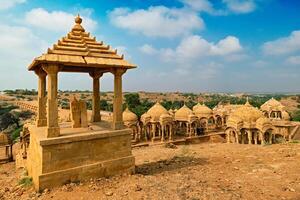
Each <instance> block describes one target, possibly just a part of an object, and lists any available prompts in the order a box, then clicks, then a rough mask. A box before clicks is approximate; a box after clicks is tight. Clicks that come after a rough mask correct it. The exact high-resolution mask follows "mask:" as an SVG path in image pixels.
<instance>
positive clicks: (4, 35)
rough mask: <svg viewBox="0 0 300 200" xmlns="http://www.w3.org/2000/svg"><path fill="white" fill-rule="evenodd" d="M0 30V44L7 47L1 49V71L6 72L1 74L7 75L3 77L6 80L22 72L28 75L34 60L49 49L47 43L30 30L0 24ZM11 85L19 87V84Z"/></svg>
mask: <svg viewBox="0 0 300 200" xmlns="http://www.w3.org/2000/svg"><path fill="white" fill-rule="evenodd" d="M0 30H1V37H0V43H1V45H2V46H3V47H5V48H0V60H1V62H0V69H1V70H4V71H3V72H0V74H2V75H4V74H6V75H5V76H4V77H1V78H2V79H4V80H6V79H7V78H6V76H7V75H9V77H10V76H11V77H17V76H16V74H20V72H25V73H26V71H27V67H28V65H29V64H30V63H31V62H32V60H33V59H34V58H35V57H36V56H39V55H41V54H42V53H43V52H45V51H46V49H47V46H48V45H47V42H45V41H44V40H42V39H41V38H38V37H37V36H36V35H35V34H34V33H33V32H32V31H31V30H30V29H28V28H25V27H21V26H10V25H3V24H0ZM1 70H0V71H1ZM17 79H18V78H17ZM7 81H10V80H9V79H8V80H7ZM25 82H26V81H25ZM10 84H11V85H14V84H15V85H17V83H10ZM7 85H9V84H7ZM20 86H21V85H20Z"/></svg>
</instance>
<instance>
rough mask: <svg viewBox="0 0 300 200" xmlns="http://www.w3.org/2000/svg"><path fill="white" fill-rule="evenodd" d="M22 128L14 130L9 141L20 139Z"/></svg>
mask: <svg viewBox="0 0 300 200" xmlns="http://www.w3.org/2000/svg"><path fill="white" fill-rule="evenodd" d="M22 129H23V127H22V126H21V127H19V128H17V129H16V130H14V132H12V134H11V139H12V141H16V140H17V139H18V138H19V137H20V133H21V131H22Z"/></svg>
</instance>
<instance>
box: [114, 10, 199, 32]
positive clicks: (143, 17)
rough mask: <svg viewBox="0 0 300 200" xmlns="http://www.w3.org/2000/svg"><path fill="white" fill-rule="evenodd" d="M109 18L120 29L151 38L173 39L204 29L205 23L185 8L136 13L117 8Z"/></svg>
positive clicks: (136, 11) (135, 11)
mask: <svg viewBox="0 0 300 200" xmlns="http://www.w3.org/2000/svg"><path fill="white" fill-rule="evenodd" d="M109 17H110V21H111V23H112V24H113V25H115V26H117V27H119V28H123V29H128V30H130V31H132V32H137V33H142V34H144V35H146V36H150V37H166V38H172V37H177V36H181V35H185V34H188V33H190V32H192V31H193V30H201V29H203V28H204V22H203V20H202V18H200V17H199V16H198V15H197V13H196V12H193V11H191V10H188V9H183V8H182V9H177V8H167V7H165V6H153V7H149V8H148V9H146V10H145V9H139V10H134V11H131V10H129V9H127V8H116V9H114V10H113V11H111V12H110V14H109Z"/></svg>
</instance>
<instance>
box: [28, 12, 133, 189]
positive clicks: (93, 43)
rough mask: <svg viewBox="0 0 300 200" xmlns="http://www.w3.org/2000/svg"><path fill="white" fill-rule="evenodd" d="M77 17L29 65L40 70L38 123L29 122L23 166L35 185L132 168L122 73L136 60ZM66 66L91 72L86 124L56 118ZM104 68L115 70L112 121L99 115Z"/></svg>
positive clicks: (89, 73)
mask: <svg viewBox="0 0 300 200" xmlns="http://www.w3.org/2000/svg"><path fill="white" fill-rule="evenodd" d="M81 23H82V19H81V18H80V16H79V15H78V16H77V17H76V18H75V24H74V26H73V28H72V29H71V31H70V32H69V33H68V34H67V35H66V36H65V37H62V38H61V39H60V40H58V42H57V43H56V44H54V45H53V47H52V48H49V49H48V51H47V52H46V53H44V54H42V55H41V56H39V57H36V58H35V59H34V60H33V61H32V63H31V64H30V66H29V67H28V70H29V71H33V72H35V73H36V75H37V76H38V111H37V121H36V125H34V126H29V128H28V129H29V132H30V145H29V149H28V154H27V155H28V156H27V161H26V168H27V170H28V173H29V175H30V176H32V178H33V183H34V185H35V187H36V189H37V190H43V189H45V188H51V187H53V186H58V185H62V184H64V183H65V182H68V181H81V180H85V179H88V180H89V179H90V178H97V177H102V176H110V175H114V174H120V173H123V172H126V173H128V172H129V173H130V172H132V171H133V170H134V165H135V164H134V157H133V155H132V152H131V146H130V145H131V133H130V130H129V129H127V128H125V127H124V124H123V114H122V75H123V74H124V73H125V72H126V71H127V70H129V69H133V68H136V65H134V64H131V63H129V62H128V61H126V60H125V59H124V56H123V55H118V54H117V50H113V49H111V47H110V46H109V45H106V44H104V42H103V41H101V42H98V41H97V40H96V38H95V37H93V36H91V34H90V33H88V32H86V31H85V29H84V28H83V27H82V25H81ZM64 72H68V73H69V72H73V73H83V74H85V75H88V76H90V77H91V80H92V85H91V86H92V88H93V96H92V117H91V119H90V123H89V124H88V127H84V128H83V127H80V128H72V127H71V126H70V125H68V124H59V120H58V118H59V117H58V95H57V93H58V74H59V73H64ZM104 73H112V74H113V76H114V99H113V120H112V123H109V122H107V121H102V120H101V115H100V103H99V101H100V77H102V75H103V74H104ZM46 81H47V83H46ZM70 158H71V159H70Z"/></svg>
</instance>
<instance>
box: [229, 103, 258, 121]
mask: <svg viewBox="0 0 300 200" xmlns="http://www.w3.org/2000/svg"><path fill="white" fill-rule="evenodd" d="M261 117H264V115H263V113H262V112H261V111H260V110H258V109H257V108H254V107H253V106H252V105H251V104H250V103H249V101H248V100H247V102H246V103H245V105H243V106H241V107H240V108H237V109H236V110H235V111H234V112H233V113H232V114H230V116H229V118H228V121H238V122H246V123H255V122H256V121H257V120H258V119H259V118H261Z"/></svg>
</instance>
